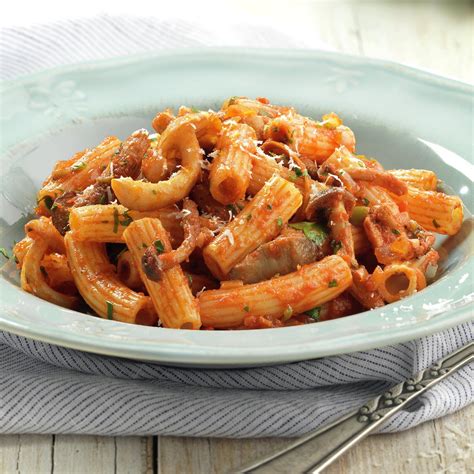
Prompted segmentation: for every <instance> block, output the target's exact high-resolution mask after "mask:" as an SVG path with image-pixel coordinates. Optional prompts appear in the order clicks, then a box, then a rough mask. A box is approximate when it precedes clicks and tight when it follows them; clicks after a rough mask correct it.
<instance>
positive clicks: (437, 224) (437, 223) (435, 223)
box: [433, 219, 441, 229]
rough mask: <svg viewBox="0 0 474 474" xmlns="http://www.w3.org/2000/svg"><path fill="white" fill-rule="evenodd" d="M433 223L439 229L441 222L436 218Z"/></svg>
mask: <svg viewBox="0 0 474 474" xmlns="http://www.w3.org/2000/svg"><path fill="white" fill-rule="evenodd" d="M433 225H434V226H435V227H436V228H437V229H439V228H440V227H441V226H440V225H439V222H438V221H437V220H436V219H433Z"/></svg>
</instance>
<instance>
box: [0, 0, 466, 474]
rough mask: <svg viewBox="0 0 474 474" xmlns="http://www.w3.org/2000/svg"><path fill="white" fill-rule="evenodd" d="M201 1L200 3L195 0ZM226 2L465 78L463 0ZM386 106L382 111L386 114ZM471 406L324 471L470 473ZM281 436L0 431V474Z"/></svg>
mask: <svg viewBox="0 0 474 474" xmlns="http://www.w3.org/2000/svg"><path fill="white" fill-rule="evenodd" d="M203 1H204V3H209V2H206V0H203ZM227 8H228V9H230V10H231V9H232V8H234V9H235V10H236V11H238V12H242V11H246V12H249V13H252V14H253V15H255V16H257V17H258V16H265V17H267V18H268V16H270V17H271V18H272V20H273V21H274V22H275V24H277V25H278V24H279V25H283V24H285V22H289V23H293V24H296V25H300V27H301V28H304V27H309V28H314V29H315V30H316V31H319V32H320V34H321V38H322V39H323V40H324V41H325V42H326V43H327V44H328V45H330V46H331V47H332V48H334V49H337V50H340V51H343V52H346V53H352V54H364V55H367V56H372V57H378V58H383V59H390V60H392V61H399V62H403V63H407V64H410V65H414V66H418V67H421V68H425V69H430V70H432V71H434V72H437V73H439V74H443V75H448V76H451V77H454V78H457V79H460V80H464V81H470V82H472V81H473V79H474V59H473V42H474V13H473V3H472V2H469V1H466V2H462V1H456V0H452V1H435V2H428V1H417V2H410V1H395V2H389V1H376V0H372V1H371V0H366V1H363V0H361V1H306V2H301V1H296V2H288V1H286V2H285V1H278V0H273V1H270V0H264V1H258V2H257V1H255V0H240V1H238V0H231V1H229V2H228V4H227ZM388 113H389V111H388ZM473 432H474V407H473V406H472V405H471V406H470V407H468V408H466V409H464V410H463V411H461V412H458V413H455V414H453V415H450V416H447V417H445V418H443V419H439V420H435V421H432V422H427V423H425V424H423V425H421V426H419V427H416V428H414V429H412V430H409V431H406V432H403V433H397V434H391V435H374V436H371V437H369V438H367V439H365V440H364V441H363V442H361V443H360V444H359V445H357V446H356V447H355V448H353V449H352V450H351V451H350V452H349V453H348V454H346V455H345V456H344V457H342V458H341V459H340V460H339V461H338V462H337V463H336V464H334V465H333V466H331V467H330V468H329V469H328V470H327V472H328V473H330V474H345V473H351V474H352V473H356V474H358V473H364V474H371V473H384V474H387V473H388V474H391V473H394V474H397V473H400V474H402V473H403V474H405V473H412V472H413V473H418V474H423V473H430V474H431V473H439V474H441V473H447V474H463V473H474V442H473V439H474V437H473V434H474V433H473ZM286 443H287V440H281V439H261V440H252V439H246V440H225V439H193V438H173V437H159V438H153V437H148V438H139V437H116V438H113V437H97V436H65V435H56V436H46V435H44V436H40V435H19V436H17V435H11V436H0V474H10V473H12V474H13V473H21V474H30V473H34V474H36V473H38V474H39V473H54V474H70V473H71V474H72V473H78V474H83V473H91V474H94V473H100V474H102V473H104V474H106V473H117V474H125V473H137V474H142V473H143V474H145V473H146V474H154V473H160V474H175V473H180V474H181V473H187V474H194V473H195V474H201V473H202V474H205V473H219V474H220V473H224V472H229V471H232V469H233V468H235V467H237V466H238V465H240V464H241V463H245V462H248V461H250V460H252V459H255V458H257V457H259V456H260V455H263V454H265V453H268V452H271V451H272V450H274V449H277V448H279V447H281V446H284V445H285V444H286Z"/></svg>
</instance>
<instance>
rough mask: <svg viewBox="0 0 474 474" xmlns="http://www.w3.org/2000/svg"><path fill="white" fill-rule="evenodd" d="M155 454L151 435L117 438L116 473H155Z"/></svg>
mask: <svg viewBox="0 0 474 474" xmlns="http://www.w3.org/2000/svg"><path fill="white" fill-rule="evenodd" d="M154 456H155V454H154V452H153V438H152V437H151V436H150V437H139V436H124V437H119V436H118V437H116V438H115V466H116V470H115V472H116V474H153V465H154Z"/></svg>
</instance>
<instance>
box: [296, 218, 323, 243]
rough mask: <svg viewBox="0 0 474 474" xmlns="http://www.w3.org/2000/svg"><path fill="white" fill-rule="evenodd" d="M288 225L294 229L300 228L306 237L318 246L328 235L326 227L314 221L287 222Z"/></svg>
mask: <svg viewBox="0 0 474 474" xmlns="http://www.w3.org/2000/svg"><path fill="white" fill-rule="evenodd" d="M289 226H290V227H292V228H293V229H296V230H302V231H303V233H304V235H305V236H306V238H308V239H309V240H311V242H314V243H315V244H316V245H318V246H321V245H323V243H324V241H325V240H326V238H327V236H328V232H327V230H326V228H325V227H323V226H322V225H320V224H316V223H315V222H297V223H296V224H289Z"/></svg>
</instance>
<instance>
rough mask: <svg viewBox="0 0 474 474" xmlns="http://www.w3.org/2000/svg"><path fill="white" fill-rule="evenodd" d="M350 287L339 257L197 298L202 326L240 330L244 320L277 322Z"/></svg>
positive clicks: (334, 256) (347, 273)
mask: <svg viewBox="0 0 474 474" xmlns="http://www.w3.org/2000/svg"><path fill="white" fill-rule="evenodd" d="M351 284H352V275H351V270H350V268H349V266H348V265H347V263H346V262H345V261H344V260H343V259H342V258H341V257H339V256H337V255H332V256H330V257H326V258H325V259H323V260H321V261H319V262H315V263H311V264H309V265H304V266H303V267H301V268H300V269H299V270H298V271H296V272H293V273H289V274H288V275H285V276H282V277H277V278H273V279H271V280H267V281H263V282H260V283H254V284H251V285H242V286H232V287H231V288H227V289H219V290H210V291H204V292H203V293H202V294H201V296H200V297H199V306H200V311H201V319H202V322H203V325H205V326H211V327H214V328H231V327H238V326H241V325H242V324H243V322H244V318H245V317H246V316H249V315H251V316H266V317H270V318H281V317H283V315H284V314H285V313H288V312H290V313H293V314H298V313H303V312H305V311H308V310H310V309H313V308H315V307H318V306H320V305H321V304H323V303H325V302H327V301H330V300H332V299H334V298H335V297H336V296H338V295H340V294H341V293H342V292H343V291H345V290H346V289H347V288H349V287H350V285H351Z"/></svg>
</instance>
